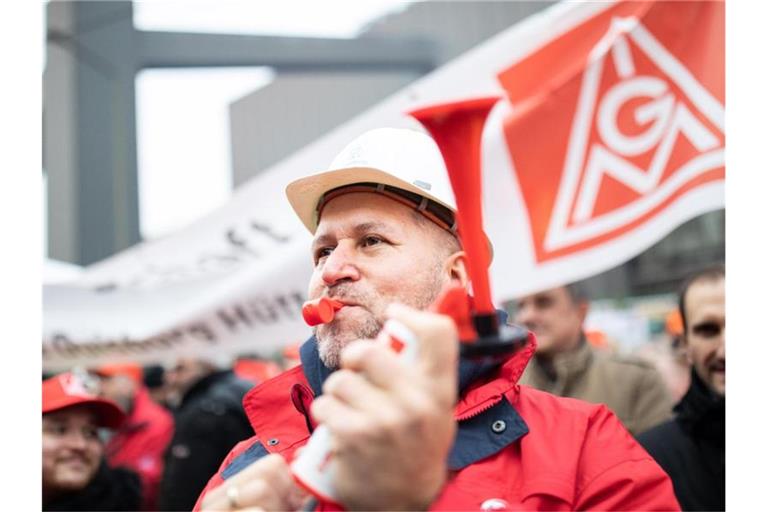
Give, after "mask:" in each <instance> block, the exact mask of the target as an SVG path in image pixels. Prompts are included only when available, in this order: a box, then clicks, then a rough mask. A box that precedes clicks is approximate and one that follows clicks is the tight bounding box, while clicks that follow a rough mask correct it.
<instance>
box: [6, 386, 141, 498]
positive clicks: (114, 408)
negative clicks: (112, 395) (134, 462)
mask: <svg viewBox="0 0 768 512" xmlns="http://www.w3.org/2000/svg"><path fill="white" fill-rule="evenodd" d="M42 388H43V390H42V391H43V433H42V449H43V455H42V469H43V472H42V473H43V476H42V484H43V485H42V491H43V510H138V507H139V503H140V499H141V484H140V482H139V477H138V475H136V474H135V473H133V472H132V471H129V470H127V469H123V468H119V469H112V468H110V467H109V466H108V465H107V464H106V462H105V461H104V457H103V455H104V445H103V443H102V441H101V438H100V437H99V432H98V429H99V428H102V427H103V428H110V429H115V428H118V427H119V426H120V425H121V423H122V422H123V420H124V418H125V415H124V414H123V412H122V411H121V410H120V408H119V407H118V405H117V404H115V403H114V402H112V401H109V400H104V399H101V398H99V397H98V396H97V395H96V394H95V393H94V391H93V390H91V389H89V387H88V386H87V384H86V382H85V380H84V379H82V378H80V377H78V376H76V375H74V374H72V373H62V374H60V375H56V376H54V377H50V378H49V379H47V380H45V381H44V382H43V385H42ZM8 483H9V484H10V485H13V484H12V483H11V482H8Z"/></svg>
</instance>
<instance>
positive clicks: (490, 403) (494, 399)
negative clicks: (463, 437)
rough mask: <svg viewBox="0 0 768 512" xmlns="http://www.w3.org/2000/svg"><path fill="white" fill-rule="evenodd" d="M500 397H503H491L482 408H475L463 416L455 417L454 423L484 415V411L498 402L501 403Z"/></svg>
mask: <svg viewBox="0 0 768 512" xmlns="http://www.w3.org/2000/svg"><path fill="white" fill-rule="evenodd" d="M502 396H503V395H496V396H493V397H491V398H489V399H488V400H487V403H486V404H484V405H483V406H481V407H477V408H476V409H473V410H471V411H470V412H469V413H464V414H462V415H460V416H456V421H466V420H468V419H471V418H474V417H475V416H478V415H480V414H482V413H484V412H485V411H487V410H488V409H490V408H491V407H493V406H494V405H496V404H498V403H499V402H501V398H502Z"/></svg>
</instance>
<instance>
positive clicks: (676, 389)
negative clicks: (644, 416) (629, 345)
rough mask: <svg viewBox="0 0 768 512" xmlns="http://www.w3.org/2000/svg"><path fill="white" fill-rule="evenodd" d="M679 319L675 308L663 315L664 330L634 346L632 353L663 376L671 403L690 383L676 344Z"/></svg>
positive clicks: (686, 365) (680, 328)
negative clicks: (645, 341)
mask: <svg viewBox="0 0 768 512" xmlns="http://www.w3.org/2000/svg"><path fill="white" fill-rule="evenodd" d="M682 333H683V321H682V320H681V319H680V313H679V311H678V310H677V309H675V310H674V311H671V312H670V313H669V314H667V315H666V317H665V318H664V331H663V332H661V333H659V334H658V335H657V336H656V337H655V338H654V339H651V340H650V341H649V342H648V343H644V344H642V345H641V346H639V347H637V348H636V349H635V350H634V352H633V355H635V356H637V357H639V358H641V359H644V360H646V361H648V362H649V363H650V364H652V365H653V367H654V368H656V370H658V372H659V374H660V375H661V378H662V379H664V384H666V386H667V389H668V390H669V394H670V396H671V397H672V401H673V402H678V401H680V399H682V398H683V396H684V395H685V393H686V392H687V391H688V386H690V385H691V377H690V376H691V365H690V364H689V363H688V361H687V359H686V355H685V350H684V349H683V348H681V346H680V336H681V334H682Z"/></svg>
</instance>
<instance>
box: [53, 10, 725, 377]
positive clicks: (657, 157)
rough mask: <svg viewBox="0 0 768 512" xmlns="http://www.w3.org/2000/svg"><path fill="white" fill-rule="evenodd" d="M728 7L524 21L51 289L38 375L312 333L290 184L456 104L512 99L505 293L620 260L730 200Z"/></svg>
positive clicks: (495, 184)
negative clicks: (212, 204) (223, 198)
mask: <svg viewBox="0 0 768 512" xmlns="http://www.w3.org/2000/svg"><path fill="white" fill-rule="evenodd" d="M722 10H723V9H722V5H719V4H718V3H717V2H701V3H700V2H687V3H682V2H681V3H675V2H665V3H660V4H655V3H653V2H649V3H643V2H632V3H616V4H612V3H598V2H588V3H575V2H574V3H571V2H567V3H566V2H564V3H561V4H557V5H555V6H553V7H552V8H550V9H547V10H546V11H543V12H541V13H539V14H537V15H534V16H532V17H530V18H528V19H526V20H525V21H523V22H521V23H520V24H518V25H516V26H514V27H512V28H510V29H509V30H507V31H505V32H502V33H500V34H498V35H497V36H495V37H493V38H491V39H489V40H488V41H487V42H485V43H484V44H482V45H480V46H478V47H477V48H475V49H473V50H471V51H470V52H467V53H466V54H464V55H462V56H461V57H459V58H457V59H455V60H454V61H452V62H450V63H448V64H447V65H445V66H443V67H441V68H440V69H438V70H436V71H435V72H433V73H431V74H429V75H427V76H425V77H424V78H422V79H420V80H418V81H416V82H414V83H413V84H412V85H410V86H408V87H406V88H405V89H404V90H402V91H400V92H398V93H397V94H395V95H393V96H391V97H389V98H388V99H386V100H384V101H383V102H381V103H380V104H378V105H376V106H374V107H373V108H371V109H369V110H368V111H366V112H364V113H362V114H361V115H359V116H358V117H356V118H354V119H352V120H351V121H349V122H347V123H345V124H343V125H341V126H340V127H338V128H337V129H336V130H334V131H332V132H331V133H329V134H328V135H326V136H324V137H322V138H320V139H318V140H317V141H315V142H314V143H312V144H310V145H309V146H307V147H305V148H303V149H302V150H300V151H298V152H297V153H295V154H294V155H292V156H290V157H289V158H287V159H285V160H283V161H281V162H280V163H278V164H276V165H275V166H273V167H271V168H270V169H267V170H266V171H264V172H263V173H262V174H261V175H259V176H258V177H256V178H254V179H253V180H252V181H250V182H248V183H247V184H245V185H243V186H242V187H241V188H239V189H238V190H237V191H236V192H235V194H234V196H233V198H232V199H231V201H230V202H229V203H228V204H227V205H226V206H224V207H223V208H221V209H219V210H218V211H216V212H214V213H213V214H211V215H209V216H207V217H206V218H204V219H202V220H201V221H199V222H198V223H196V224H194V225H192V226H190V227H188V228H186V229H183V230H181V231H179V232H178V233H175V234H174V235H172V236H169V237H167V238H164V239H161V240H156V241H152V242H147V243H143V244H140V245H138V246H136V247H134V248H131V249H129V250H127V251H124V252H122V253H120V254H118V255H115V256H113V257H111V258H109V259H107V260H105V261H103V262H100V263H98V264H96V265H92V266H91V267H88V268H87V269H86V270H85V271H84V273H83V275H82V277H81V278H79V279H78V280H76V281H74V282H72V283H67V284H62V285H57V286H45V287H44V294H43V296H44V317H43V318H44V320H43V322H44V323H43V331H44V332H43V364H44V368H45V369H47V370H56V369H62V368H68V367H71V366H72V365H75V364H81V365H92V364H98V363H101V362H105V361H119V360H134V361H141V362H150V361H162V360H169V359H172V358H174V357H178V355H180V354H187V355H191V354H196V355H212V356H215V355H221V354H230V355H234V354H238V353H258V354H261V355H270V354H271V353H272V351H274V350H276V349H277V348H279V347H280V346H283V345H285V344H288V343H291V342H295V341H298V340H299V339H303V338H306V337H307V336H308V334H309V329H308V328H307V327H306V326H305V325H304V324H303V322H302V321H301V315H300V306H301V303H302V302H303V300H304V298H305V296H304V295H305V290H306V285H307V282H308V280H309V276H310V274H311V259H310V254H309V241H310V236H309V234H308V233H306V232H305V230H304V229H303V227H302V226H301V224H300V223H299V222H298V220H297V219H296V218H295V217H294V214H293V212H292V210H291V209H290V207H289V205H288V203H287V200H286V199H285V196H284V192H283V191H284V189H285V185H286V184H287V183H289V182H290V181H292V180H293V179H295V178H297V177H300V176H303V175H306V174H308V173H310V172H313V171H317V170H321V169H323V168H324V167H325V166H326V165H327V164H328V163H329V162H330V161H331V160H332V158H333V156H334V155H335V154H336V153H337V152H338V151H339V150H340V149H341V148H343V147H344V146H345V145H346V144H347V143H348V142H349V141H351V140H352V139H353V138H355V137H356V136H357V135H359V134H361V133H362V132H364V131H366V130H368V129H372V128H378V127H382V126H394V127H397V126H400V127H412V128H415V129H421V128H420V126H419V125H418V123H416V121H414V120H413V119H411V118H410V117H408V116H406V115H405V114H404V113H405V112H407V111H409V110H412V109H414V108H416V107H421V106H424V105H428V104H433V103H439V102H442V101H447V100H456V99H461V98H470V97H478V96H485V95H489V94H497V95H503V96H505V99H504V100H502V101H500V102H499V104H498V105H497V106H496V108H495V109H494V111H493V112H492V114H491V116H490V118H489V120H488V122H487V125H486V128H485V132H484V141H483V159H484V161H483V180H484V189H485V190H484V204H483V206H484V215H485V224H486V232H487V233H488V234H489V236H490V238H491V239H492V241H493V244H494V254H495V255H494V262H493V265H492V267H491V288H492V292H493V294H494V297H495V299H497V300H503V299H509V298H514V297H516V296H519V295H521V294H523V293H527V292H530V291H534V290H537V289H542V288H545V287H548V286H552V285H556V284H559V283H563V282H568V281H572V280H576V279H580V278H583V277H587V276H589V275H592V274H594V273H598V272H600V271H603V270H606V269H608V268H611V267H613V266H615V265H618V264H620V263H622V262H623V261H626V260H627V259H629V258H631V257H633V256H634V255H636V254H637V253H639V252H640V251H642V250H644V249H645V248H647V247H649V246H650V245H651V244H653V243H654V242H656V241H658V240H659V239H660V238H662V237H663V236H664V235H665V234H667V233H668V232H669V231H671V230H672V229H674V228H675V227H676V226H678V225H679V224H680V223H682V222H684V221H685V220H688V219H690V218H692V217H694V216H696V215H698V214H701V213H703V212H706V211H709V210H712V209H717V208H722V207H723V205H724V194H723V181H724V164H723V161H722V152H723V148H724V134H723V126H722V117H723V114H722V113H723V98H724V96H723V82H724V79H723V75H724V65H723V46H724V43H723V41H722V32H723V31H724V24H723V20H722V16H723V14H722V12H721V11H722ZM670 20H671V21H670ZM675 27H677V28H675ZM254 143H258V141H254Z"/></svg>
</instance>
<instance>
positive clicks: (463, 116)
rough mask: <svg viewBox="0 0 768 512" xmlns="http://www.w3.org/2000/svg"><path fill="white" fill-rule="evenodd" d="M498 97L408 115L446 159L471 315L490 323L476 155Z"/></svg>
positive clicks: (491, 309) (491, 308)
mask: <svg viewBox="0 0 768 512" xmlns="http://www.w3.org/2000/svg"><path fill="white" fill-rule="evenodd" d="M499 99H500V98H499V97H498V96H497V97H485V98H477V99H471V100H464V101H457V102H452V103H445V104H441V105H435V106H431V107H427V108H422V109H418V110H414V111H412V112H410V115H411V116H413V117H415V118H416V119H417V120H418V121H419V122H420V123H421V124H422V125H424V127H425V128H426V129H427V130H428V131H429V133H430V135H432V138H433V139H434V140H435V142H436V143H437V145H438V147H439V148H440V152H441V153H442V155H443V159H444V160H445V166H446V168H447V170H448V176H449V178H450V180H451V188H453V194H454V196H455V197H456V206H457V209H458V211H457V213H456V217H457V221H458V228H459V238H460V239H461V243H462V246H463V248H464V250H465V251H466V253H467V265H468V271H469V277H470V280H471V281H472V291H473V295H474V301H473V313H474V315H475V317H477V316H482V317H487V318H492V320H489V321H492V322H493V320H495V316H496V310H495V308H494V306H493V302H492V301H491V287H490V280H489V278H488V266H489V264H490V257H491V256H490V251H489V247H488V241H487V239H486V237H485V232H484V231H483V209H482V180H481V174H480V169H481V167H480V165H481V162H480V153H481V139H482V135H483V126H484V125H485V120H486V118H487V117H488V114H489V113H490V111H491V109H492V108H493V106H494V105H495V104H496V102H497V101H498V100H499ZM478 327H479V326H478ZM481 335H482V334H481Z"/></svg>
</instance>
